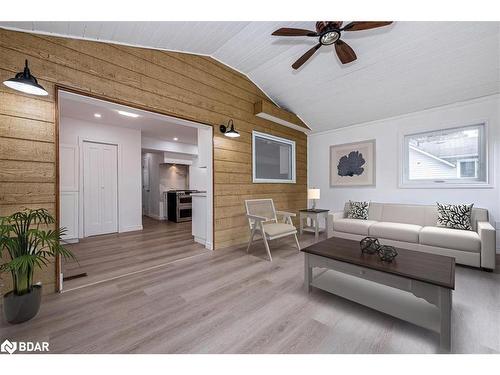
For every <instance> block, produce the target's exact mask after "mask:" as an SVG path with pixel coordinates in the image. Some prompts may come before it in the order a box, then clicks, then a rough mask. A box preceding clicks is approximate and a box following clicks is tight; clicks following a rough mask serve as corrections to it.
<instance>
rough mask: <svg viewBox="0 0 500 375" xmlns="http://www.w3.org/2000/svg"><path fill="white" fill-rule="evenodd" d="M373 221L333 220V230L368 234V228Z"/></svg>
mask: <svg viewBox="0 0 500 375" xmlns="http://www.w3.org/2000/svg"><path fill="white" fill-rule="evenodd" d="M375 223H376V221H374V220H362V219H339V220H335V221H334V222H333V230H336V231H337V232H345V233H353V234H361V235H363V236H368V228H370V226H371V225H372V224H375Z"/></svg>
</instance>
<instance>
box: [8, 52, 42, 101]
mask: <svg viewBox="0 0 500 375" xmlns="http://www.w3.org/2000/svg"><path fill="white" fill-rule="evenodd" d="M3 84H4V85H5V86H7V87H10V88H11V89H14V90H17V91H21V92H24V93H26V94H32V95H40V96H47V95H49V93H48V92H47V91H46V90H45V89H44V88H43V87H42V86H41V85H39V84H38V81H37V80H36V77H35V76H33V75H31V72H30V69H29V68H28V60H26V62H25V65H24V71H22V72H19V73H17V74H16V76H15V77H14V78H11V79H8V80H6V81H4V82H3Z"/></svg>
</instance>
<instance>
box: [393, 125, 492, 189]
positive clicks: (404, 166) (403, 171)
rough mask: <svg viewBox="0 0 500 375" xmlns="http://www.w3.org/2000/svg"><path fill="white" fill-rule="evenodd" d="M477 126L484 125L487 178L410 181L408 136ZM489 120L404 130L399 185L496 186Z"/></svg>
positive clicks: (470, 187)
mask: <svg viewBox="0 0 500 375" xmlns="http://www.w3.org/2000/svg"><path fill="white" fill-rule="evenodd" d="M477 126H483V132H482V133H483V134H482V138H483V140H482V142H483V144H484V149H483V150H481V152H482V154H483V160H484V174H485V179H484V180H482V181H471V179H470V178H469V179H467V178H464V179H462V181H460V180H437V179H433V180H418V181H410V180H408V178H407V176H408V173H409V170H408V155H409V154H408V152H407V151H408V145H407V142H406V140H407V138H408V137H409V136H414V135H419V134H425V133H432V132H440V131H451V130H455V129H456V130H458V129H466V128H474V127H477ZM488 130H489V129H488V121H487V120H480V121H473V122H469V123H468V124H462V125H457V124H455V125H453V126H430V127H422V128H419V129H418V130H413V131H411V130H406V131H404V132H400V133H399V138H400V139H399V145H400V147H399V152H400V157H399V168H398V174H399V181H398V187H399V188H400V189H482V188H493V187H494V186H493V185H492V184H491V182H490V181H492V180H493V171H492V165H493V159H492V155H491V152H490V140H489V136H488Z"/></svg>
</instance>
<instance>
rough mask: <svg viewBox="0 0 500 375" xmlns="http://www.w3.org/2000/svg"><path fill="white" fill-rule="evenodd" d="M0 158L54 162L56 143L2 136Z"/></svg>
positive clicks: (0, 139) (0, 138)
mask: <svg viewBox="0 0 500 375" xmlns="http://www.w3.org/2000/svg"><path fill="white" fill-rule="evenodd" d="M0 159H3V160H22V161H39V162H52V163H54V162H55V161H56V148H55V145H54V143H47V142H37V141H31V140H25V139H16V138H7V137H0Z"/></svg>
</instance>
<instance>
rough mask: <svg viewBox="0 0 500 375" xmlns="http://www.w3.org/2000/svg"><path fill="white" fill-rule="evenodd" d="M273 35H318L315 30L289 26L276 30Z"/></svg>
mask: <svg viewBox="0 0 500 375" xmlns="http://www.w3.org/2000/svg"><path fill="white" fill-rule="evenodd" d="M271 35H277V36H318V34H316V32H315V31H312V30H305V29H293V28H289V27H282V28H281V29H278V30H276V31H275V32H274V33H272V34H271Z"/></svg>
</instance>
